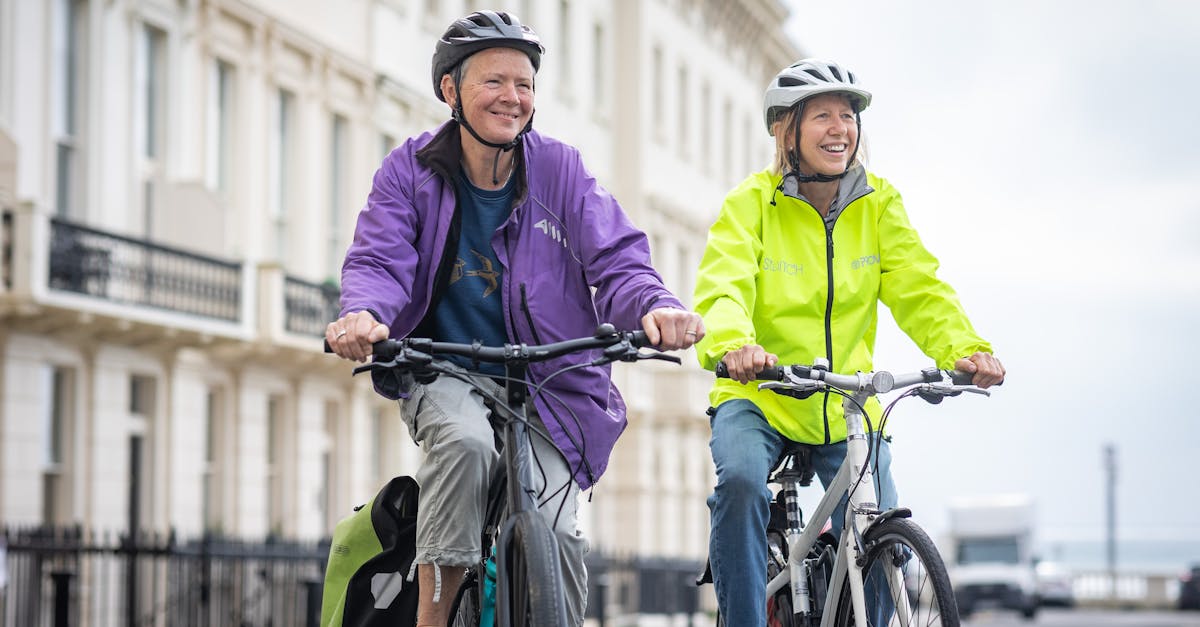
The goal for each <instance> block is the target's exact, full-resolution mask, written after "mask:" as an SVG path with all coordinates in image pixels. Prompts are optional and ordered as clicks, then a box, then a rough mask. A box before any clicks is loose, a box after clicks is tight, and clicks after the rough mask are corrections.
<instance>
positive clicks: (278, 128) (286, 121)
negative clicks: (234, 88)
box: [270, 89, 296, 263]
mask: <svg viewBox="0 0 1200 627" xmlns="http://www.w3.org/2000/svg"><path fill="white" fill-rule="evenodd" d="M275 117H276V119H275V132H274V133H273V135H274V137H273V139H272V141H271V147H270V150H271V155H270V159H271V173H270V176H271V181H270V186H271V188H270V189H271V202H270V215H271V239H272V242H271V246H272V247H271V251H272V252H273V253H274V255H275V258H276V259H277V260H279V261H280V262H281V263H283V262H286V261H287V253H288V231H287V226H288V209H289V208H290V207H291V204H292V198H291V189H292V187H293V186H294V185H295V184H296V177H295V176H294V174H293V170H294V167H295V166H294V163H295V159H294V157H293V156H292V155H293V153H294V152H295V142H296V137H295V135H296V96H295V95H294V94H292V92H290V91H288V90H286V89H280V90H278V91H277V92H276V94H275Z"/></svg>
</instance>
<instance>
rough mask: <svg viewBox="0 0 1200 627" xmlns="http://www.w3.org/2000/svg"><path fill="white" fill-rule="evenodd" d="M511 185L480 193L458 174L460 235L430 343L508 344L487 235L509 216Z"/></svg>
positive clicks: (498, 371)
mask: <svg viewBox="0 0 1200 627" xmlns="http://www.w3.org/2000/svg"><path fill="white" fill-rule="evenodd" d="M514 179H515V177H510V178H509V180H508V183H506V184H505V185H504V187H502V188H500V189H497V190H486V189H479V188H478V187H475V186H474V185H472V184H471V182H470V181H469V180H467V176H466V174H465V173H460V176H459V177H458V181H457V182H456V188H457V194H458V206H459V209H460V211H462V233H461V235H460V236H459V239H458V254H457V255H456V256H455V260H454V268H453V269H452V270H451V273H450V284H449V286H447V288H446V292H445V293H444V294H443V295H442V299H441V301H440V302H439V303H438V306H437V310H436V311H435V312H434V316H433V325H434V334H435V335H434V339H437V340H439V341H443V342H461V343H464V344H470V343H471V342H473V341H475V340H479V341H480V342H482V343H483V344H484V345H485V346H500V345H502V344H504V343H505V342H507V341H508V334H507V333H506V331H505V328H504V307H503V303H502V301H501V295H500V288H501V276H502V272H503V268H502V267H501V266H500V260H499V259H497V258H496V253H495V251H493V250H492V235H493V234H495V232H496V230H497V229H499V228H500V226H501V225H503V224H504V221H505V220H507V219H508V216H509V214H510V213H511V211H512V201H513V194H514V190H515V186H514V185H513V181H514ZM452 361H454V362H455V363H457V364H459V365H460V366H463V367H464V368H472V367H473V366H472V365H471V360H470V359H468V358H466V357H458V358H452ZM479 371H480V372H484V373H487V374H489V375H493V376H497V375H503V374H504V364H486V363H481V364H480V365H479Z"/></svg>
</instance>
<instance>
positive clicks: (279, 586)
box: [0, 527, 703, 627]
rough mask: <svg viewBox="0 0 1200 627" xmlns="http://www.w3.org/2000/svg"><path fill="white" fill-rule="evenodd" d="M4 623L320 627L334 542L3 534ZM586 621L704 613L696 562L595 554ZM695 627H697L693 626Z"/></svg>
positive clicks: (32, 626) (38, 626)
mask: <svg viewBox="0 0 1200 627" xmlns="http://www.w3.org/2000/svg"><path fill="white" fill-rule="evenodd" d="M0 541H2V542H3V543H4V545H6V546H7V552H6V553H7V558H6V560H5V563H6V566H7V569H6V573H7V578H8V582H7V586H2V587H0V627H49V626H51V625H53V626H55V627H58V626H60V625H61V626H68V625H70V626H79V625H86V626H88V627H151V626H154V627H158V626H170V627H176V626H179V627H217V626H218V625H219V626H221V627H228V626H234V627H282V626H286V627H309V626H312V627H315V626H316V625H317V624H318V622H319V620H320V610H321V593H322V588H321V586H322V582H323V578H324V569H325V563H326V560H327V558H328V555H329V544H328V542H310V543H298V542H278V541H267V542H257V543H255V542H244V541H236V540H228V539H219V538H214V537H203V538H199V539H196V540H191V541H181V540H180V539H178V538H176V537H175V536H174V535H173V534H166V535H163V534H160V535H154V534H136V535H135V536H132V537H131V536H130V535H128V534H120V535H118V534H108V535H100V534H87V533H83V532H82V531H81V530H80V529H79V528H78V527H65V528H64V527H57V528H51V527H32V528H14V527H8V528H3V529H0ZM587 564H588V571H589V575H590V576H589V592H588V599H589V602H588V608H587V615H588V617H591V618H594V619H597V620H598V623H599V625H601V626H603V625H606V624H609V625H611V624H617V623H624V622H628V620H629V617H632V616H635V615H676V616H678V615H685V616H688V617H694V616H695V615H696V614H697V613H698V612H699V611H700V603H699V600H700V589H698V588H696V586H695V578H696V576H697V574H699V572H700V569H701V567H702V566H703V564H702V563H700V562H694V561H688V560H671V559H659V558H646V557H638V556H628V557H618V556H612V555H606V554H604V553H601V552H593V553H589V554H588V557H587ZM130 608H132V611H131V609H130ZM688 624H691V622H690V621H689V623H688Z"/></svg>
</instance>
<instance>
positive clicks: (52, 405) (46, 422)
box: [42, 366, 75, 525]
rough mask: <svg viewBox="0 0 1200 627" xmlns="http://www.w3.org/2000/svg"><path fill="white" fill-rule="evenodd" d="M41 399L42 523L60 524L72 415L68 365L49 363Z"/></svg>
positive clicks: (65, 497) (71, 379) (72, 386)
mask: <svg viewBox="0 0 1200 627" xmlns="http://www.w3.org/2000/svg"><path fill="white" fill-rule="evenodd" d="M42 385H43V392H42V398H45V399H47V400H48V403H47V404H46V413H45V415H44V416H43V419H42V443H43V448H42V523H43V524H47V525H56V524H62V523H64V522H66V521H67V517H68V514H69V512H68V511H67V510H68V509H69V508H68V506H67V504H68V498H69V497H68V490H67V486H66V485H65V483H66V478H67V477H69V476H70V473H69V472H68V468H67V466H68V464H69V460H70V459H71V456H70V454H69V451H68V450H67V448H68V441H69V440H68V435H67V434H68V430H69V429H70V426H71V424H72V423H73V422H74V421H73V420H72V418H73V416H74V407H75V397H74V389H75V373H74V371H73V370H71V369H70V368H62V367H58V366H50V367H48V368H46V370H45V374H44V377H43V380H42Z"/></svg>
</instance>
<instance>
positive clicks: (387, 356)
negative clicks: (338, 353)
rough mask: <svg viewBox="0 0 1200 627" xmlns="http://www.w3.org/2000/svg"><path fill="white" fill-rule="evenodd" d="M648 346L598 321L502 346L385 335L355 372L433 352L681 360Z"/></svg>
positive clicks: (428, 359) (422, 361) (513, 358)
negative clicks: (571, 333)
mask: <svg viewBox="0 0 1200 627" xmlns="http://www.w3.org/2000/svg"><path fill="white" fill-rule="evenodd" d="M649 346H651V344H650V341H649V339H647V338H646V333H645V332H644V331H617V330H616V328H615V327H613V326H612V325H611V324H602V325H600V326H599V327H597V328H596V333H595V334H593V335H592V337H581V338H575V339H570V340H563V341H561V342H552V343H550V344H535V345H530V344H508V343H506V344H504V345H503V346H484V345H483V344H481V343H479V342H475V343H472V344H463V343H456V342H435V341H433V340H431V339H429V338H403V339H391V338H389V339H386V340H382V341H379V342H375V343H374V344H373V345H372V351H371V352H372V356H373V359H372V361H371V363H369V364H367V365H365V366H360V367H359V368H355V372H356V373H357V372H361V371H363V370H374V369H377V368H403V367H406V366H407V367H421V366H426V365H428V364H430V363H432V362H433V356H434V355H456V356H460V357H467V358H469V359H472V360H474V361H476V362H485V363H514V362H524V363H532V362H539V361H546V360H549V359H554V358H555V357H561V356H563V355H566V354H568V353H574V352H579V351H585V350H593V349H604V354H603V355H602V356H600V357H597V358H596V359H594V360H592V365H594V366H599V365H603V364H607V363H611V362H613V361H637V360H640V359H661V360H663V361H670V362H674V363H677V364H678V363H681V360H680V358H679V357H676V356H674V355H668V354H666V353H663V352H659V351H650V352H646V353H643V352H641V351H639V350H638V349H640V348H645V347H649ZM325 352H327V353H332V352H333V350H332V348H331V347H330V346H329V342H328V341H326V342H325Z"/></svg>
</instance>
